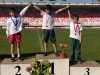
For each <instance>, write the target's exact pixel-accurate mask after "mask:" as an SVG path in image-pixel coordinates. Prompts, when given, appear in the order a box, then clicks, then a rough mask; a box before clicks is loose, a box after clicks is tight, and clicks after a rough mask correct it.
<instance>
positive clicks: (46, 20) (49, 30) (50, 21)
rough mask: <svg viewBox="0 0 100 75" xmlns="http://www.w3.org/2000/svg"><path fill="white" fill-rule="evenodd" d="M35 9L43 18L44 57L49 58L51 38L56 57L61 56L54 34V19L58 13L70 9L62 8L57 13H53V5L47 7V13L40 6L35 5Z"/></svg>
mask: <svg viewBox="0 0 100 75" xmlns="http://www.w3.org/2000/svg"><path fill="white" fill-rule="evenodd" d="M33 7H34V8H35V9H37V10H39V11H40V13H41V15H42V16H43V24H42V29H43V30H44V35H43V40H44V56H47V47H48V40H49V38H50V41H51V42H52V44H53V48H54V50H55V55H56V56H59V54H58V53H57V47H56V37H55V32H54V27H53V26H54V17H55V16H56V14H57V13H58V12H61V11H63V10H65V9H67V8H68V6H66V7H64V8H61V9H59V10H57V11H55V12H52V7H51V5H49V4H48V5H46V6H45V11H43V10H41V9H40V8H39V7H38V6H36V5H33Z"/></svg>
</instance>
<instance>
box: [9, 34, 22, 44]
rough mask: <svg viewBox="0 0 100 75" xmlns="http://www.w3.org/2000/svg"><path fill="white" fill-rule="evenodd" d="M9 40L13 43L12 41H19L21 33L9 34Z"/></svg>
mask: <svg viewBox="0 0 100 75" xmlns="http://www.w3.org/2000/svg"><path fill="white" fill-rule="evenodd" d="M9 42H10V43H14V42H16V43H20V42H21V33H16V34H12V35H9Z"/></svg>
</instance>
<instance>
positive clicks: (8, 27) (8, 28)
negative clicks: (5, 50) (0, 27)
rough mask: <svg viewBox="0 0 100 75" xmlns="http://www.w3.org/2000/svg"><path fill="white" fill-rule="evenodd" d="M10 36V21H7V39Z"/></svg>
mask: <svg viewBox="0 0 100 75" xmlns="http://www.w3.org/2000/svg"><path fill="white" fill-rule="evenodd" d="M9 34H10V25H9V21H8V20H7V28H6V35H7V38H8V36H9Z"/></svg>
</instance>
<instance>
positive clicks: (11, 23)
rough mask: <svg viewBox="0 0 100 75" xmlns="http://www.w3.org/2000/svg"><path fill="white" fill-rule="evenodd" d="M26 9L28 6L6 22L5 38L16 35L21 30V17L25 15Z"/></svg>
mask: <svg viewBox="0 0 100 75" xmlns="http://www.w3.org/2000/svg"><path fill="white" fill-rule="evenodd" d="M28 8H29V6H26V7H25V8H24V9H23V10H22V11H21V12H20V14H18V15H17V16H16V17H11V18H9V19H8V20H7V29H6V34H7V36H9V35H11V34H15V33H18V32H20V31H21V30H22V22H21V17H22V16H23V15H24V14H25V12H26V11H27V10H28ZM16 22H17V23H16ZM15 24H17V25H15Z"/></svg>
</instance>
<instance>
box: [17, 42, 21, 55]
mask: <svg viewBox="0 0 100 75" xmlns="http://www.w3.org/2000/svg"><path fill="white" fill-rule="evenodd" d="M16 46H17V53H18V57H20V43H17V45H16Z"/></svg>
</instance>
